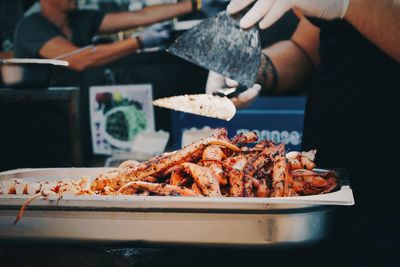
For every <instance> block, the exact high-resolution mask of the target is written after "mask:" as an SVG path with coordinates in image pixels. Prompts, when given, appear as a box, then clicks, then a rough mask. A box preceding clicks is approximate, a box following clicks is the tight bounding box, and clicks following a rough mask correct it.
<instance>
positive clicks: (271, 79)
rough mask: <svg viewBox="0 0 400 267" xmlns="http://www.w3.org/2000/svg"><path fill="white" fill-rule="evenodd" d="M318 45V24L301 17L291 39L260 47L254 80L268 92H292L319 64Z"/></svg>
mask: <svg viewBox="0 0 400 267" xmlns="http://www.w3.org/2000/svg"><path fill="white" fill-rule="evenodd" d="M318 47H319V28H317V27H315V26H314V25H312V24H311V23H310V22H309V21H308V20H307V19H306V18H304V17H302V18H301V19H300V22H299V25H298V26H297V29H296V31H295V32H294V34H293V36H292V38H291V40H288V41H281V42H278V43H276V44H274V45H272V46H270V47H268V48H266V49H263V51H262V53H263V54H266V55H267V56H266V57H265V56H263V57H262V60H261V66H260V69H259V73H258V76H257V83H258V84H260V85H261V86H262V87H263V90H264V91H265V92H266V93H268V94H287V93H294V92H295V91H296V90H298V88H300V87H301V86H302V85H303V84H304V83H305V82H306V81H308V80H309V78H310V77H311V75H312V74H313V72H314V69H315V66H317V65H318V64H319V53H318ZM274 68H275V71H274V70H273V69H274Z"/></svg>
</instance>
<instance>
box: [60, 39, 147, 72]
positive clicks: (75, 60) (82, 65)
mask: <svg viewBox="0 0 400 267" xmlns="http://www.w3.org/2000/svg"><path fill="white" fill-rule="evenodd" d="M138 48H139V45H138V43H137V41H136V40H134V39H127V40H123V41H120V42H115V43H112V44H106V45H98V46H96V48H95V49H94V50H88V51H85V52H83V53H81V54H78V55H76V56H73V57H70V58H67V59H66V60H67V61H68V62H69V63H70V68H72V69H75V70H78V71H83V70H86V69H90V68H95V67H99V66H102V65H104V64H107V63H109V62H112V61H114V60H116V59H119V58H121V57H123V56H125V55H128V54H130V53H132V52H134V51H135V50H137V49H138Z"/></svg>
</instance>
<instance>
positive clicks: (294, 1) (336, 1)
mask: <svg viewBox="0 0 400 267" xmlns="http://www.w3.org/2000/svg"><path fill="white" fill-rule="evenodd" d="M254 1H255V0H232V1H231V2H230V3H229V5H228V7H227V11H228V12H229V13H231V14H234V13H237V12H239V11H240V10H242V9H244V8H246V7H247V6H249V5H250V4H251V3H253V2H254ZM349 3H350V0H257V1H256V3H255V4H254V6H253V7H252V8H251V9H250V10H249V11H248V12H247V13H246V15H245V16H243V18H242V19H241V20H240V26H241V27H242V28H245V29H246V28H250V27H251V26H253V25H255V24H256V23H257V22H259V26H260V28H261V29H266V28H268V27H269V26H271V25H272V24H274V23H275V22H276V21H277V20H278V19H279V18H280V17H282V16H283V14H285V13H286V12H287V11H289V10H290V9H292V8H298V9H300V10H301V11H302V12H303V14H304V15H306V16H311V17H317V18H321V19H326V20H332V19H337V18H344V16H345V15H346V12H347V8H348V6H349Z"/></svg>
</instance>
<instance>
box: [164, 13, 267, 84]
mask: <svg viewBox="0 0 400 267" xmlns="http://www.w3.org/2000/svg"><path fill="white" fill-rule="evenodd" d="M242 15H243V12H242V13H240V14H238V15H235V16H232V15H230V14H228V13H227V12H226V11H223V12H220V13H218V14H217V15H216V16H214V17H211V18H208V19H205V20H204V21H203V22H201V23H200V24H198V25H197V26H195V27H193V28H192V29H190V30H188V31H187V32H185V33H184V34H182V35H181V36H180V37H179V38H178V39H177V40H176V41H175V43H173V44H172V45H171V46H170V47H169V49H167V51H168V52H170V53H172V54H173V55H176V56H178V57H181V58H183V59H185V60H188V61H190V62H192V63H195V64H197V65H199V66H201V67H203V68H206V69H209V70H213V71H215V72H217V73H219V74H221V75H223V76H225V77H228V78H231V79H233V80H235V81H237V82H238V83H239V84H241V85H244V86H246V87H247V88H250V87H252V86H253V85H254V83H255V80H256V76H257V72H258V69H259V66H260V56H261V41H260V35H259V31H258V29H257V28H256V27H253V28H250V29H248V30H243V29H241V28H240V25H239V19H240V17H241V16H242Z"/></svg>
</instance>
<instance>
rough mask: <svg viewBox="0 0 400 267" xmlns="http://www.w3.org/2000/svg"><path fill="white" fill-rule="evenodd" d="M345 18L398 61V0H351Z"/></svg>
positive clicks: (399, 38) (399, 8)
mask: <svg viewBox="0 0 400 267" xmlns="http://www.w3.org/2000/svg"><path fill="white" fill-rule="evenodd" d="M345 20H347V21H348V22H349V23H351V24H352V25H353V26H354V27H355V28H356V29H357V30H358V31H359V32H360V33H362V34H363V35H364V36H365V37H366V38H367V39H369V40H370V41H371V42H372V43H374V44H375V45H376V46H378V47H379V48H380V49H382V50H383V51H384V52H385V53H386V54H388V55H389V56H391V57H392V58H394V59H395V60H397V61H398V62H400V45H399V44H400V31H399V25H400V0H351V1H350V5H349V8H348V10H347V13H346V16H345Z"/></svg>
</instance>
